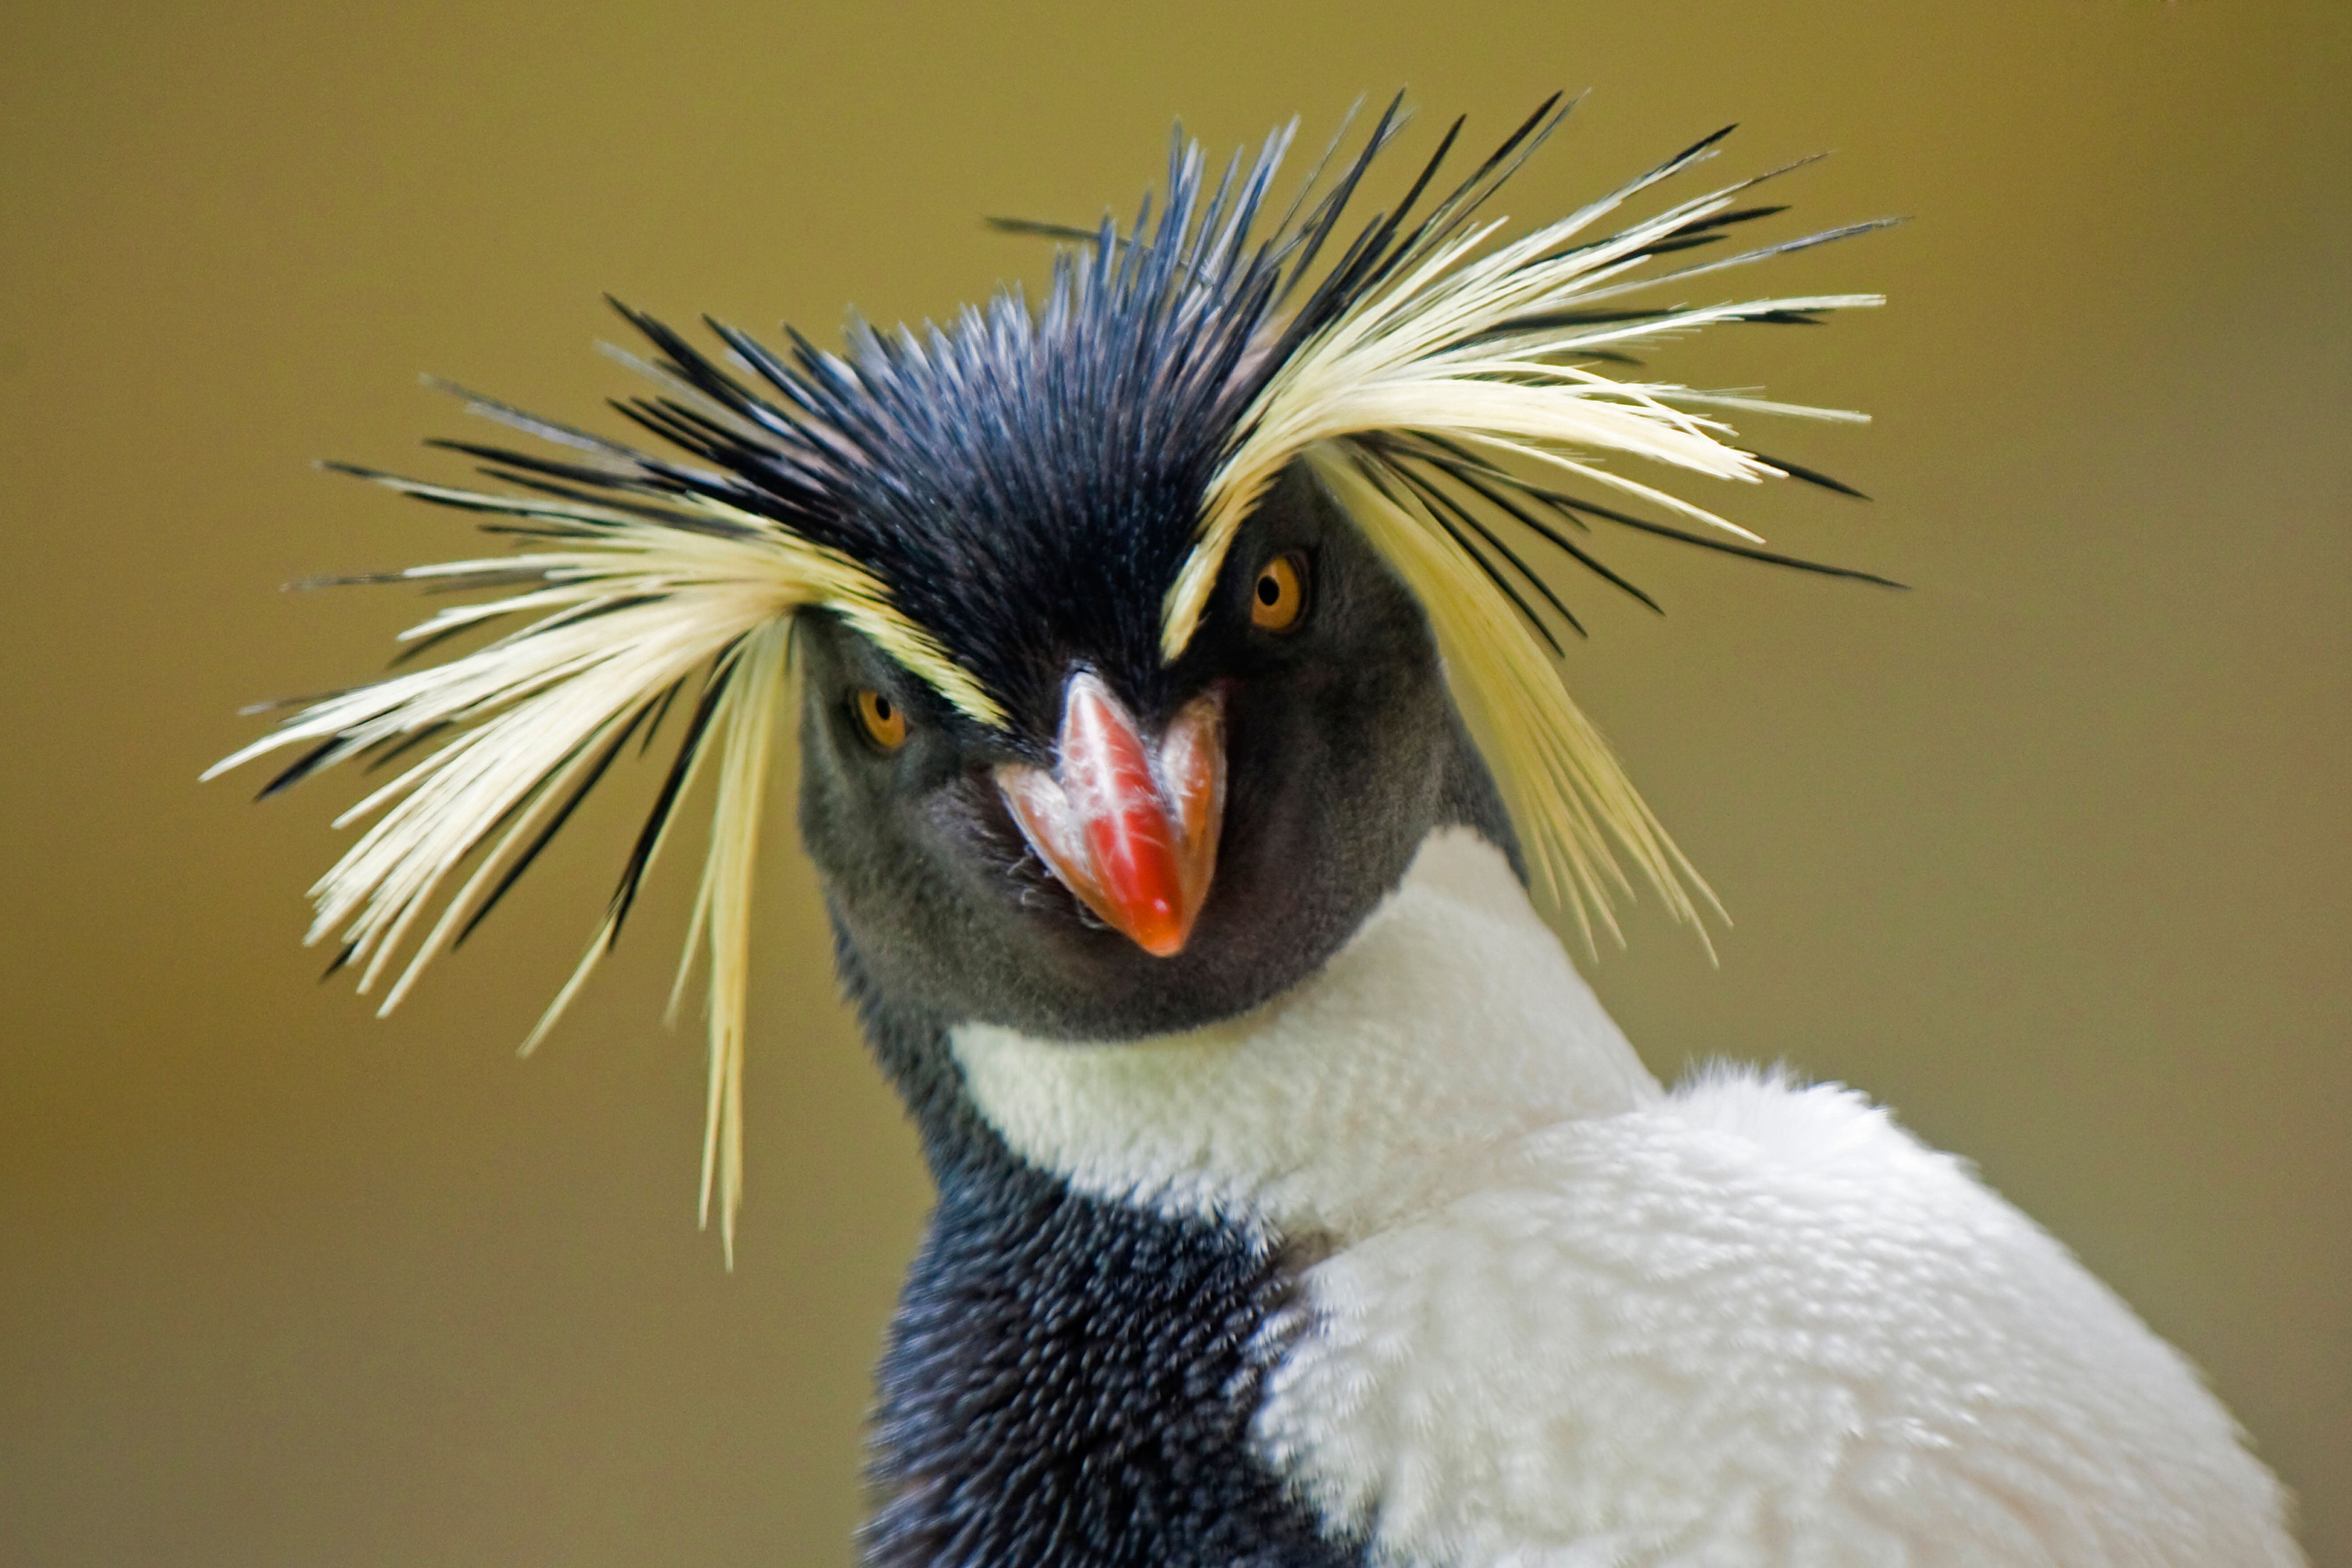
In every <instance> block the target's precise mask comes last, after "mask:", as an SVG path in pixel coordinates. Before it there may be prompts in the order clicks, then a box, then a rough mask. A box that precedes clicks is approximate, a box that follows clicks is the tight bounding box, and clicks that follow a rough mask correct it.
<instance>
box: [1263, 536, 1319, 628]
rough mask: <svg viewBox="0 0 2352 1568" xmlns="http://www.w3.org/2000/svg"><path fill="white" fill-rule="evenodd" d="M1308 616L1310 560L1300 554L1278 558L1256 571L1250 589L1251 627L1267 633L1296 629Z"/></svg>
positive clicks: (1293, 553)
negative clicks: (1308, 564) (1308, 566)
mask: <svg viewBox="0 0 2352 1568" xmlns="http://www.w3.org/2000/svg"><path fill="white" fill-rule="evenodd" d="M1306 614H1307V558H1306V557H1305V556H1303V555H1301V554H1299V553H1298V552H1297V551H1291V552H1286V553H1285V554H1281V555H1277V556H1276V557H1275V558H1274V559H1273V560H1271V561H1269V562H1267V563H1265V565H1263V566H1261V567H1259V568H1258V570H1257V582H1256V583H1255V584H1254V585H1253V586H1252V587H1251V589H1250V625H1252V626H1255V627H1257V628H1258V630H1260V631H1265V632H1286V631H1290V630H1293V629H1294V628H1296V627H1297V625H1298V623H1299V620H1300V619H1301V618H1302V617H1303V616H1305V615H1306Z"/></svg>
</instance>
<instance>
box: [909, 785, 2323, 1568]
mask: <svg viewBox="0 0 2352 1568" xmlns="http://www.w3.org/2000/svg"><path fill="white" fill-rule="evenodd" d="M954 1045H955V1049H956V1054H957V1057H958V1059H959V1061H960V1062H961V1065H962V1068H963V1070H964V1073H965V1077H966V1079H967V1082H968V1084H969V1085H970V1088H971V1092H972V1095H973V1098H974V1100H975V1101H976V1102H977V1103H978V1104H979V1106H980V1108H981V1110H982V1113H983V1114H985V1115H986V1116H988V1117H989V1118H990V1120H991V1121H992V1123H993V1124H994V1125H995V1126H996V1127H997V1128H998V1129H999V1131H1001V1132H1002V1133H1003V1135H1004V1136H1005V1138H1006V1140H1007V1142H1009V1143H1011V1145H1012V1146H1013V1149H1014V1150H1015V1151H1016V1152H1019V1153H1021V1154H1022V1155H1023V1156H1024V1158H1026V1159H1029V1160H1030V1161H1032V1162H1034V1163H1037V1164H1039V1165H1041V1166H1044V1167H1045V1168H1048V1169H1052V1170H1055V1171H1057V1172H1059V1173H1062V1174H1064V1175H1065V1176H1066V1177H1068V1178H1069V1179H1070V1180H1071V1181H1072V1183H1073V1184H1075V1185H1076V1186H1078V1187H1079V1188H1080V1189H1081V1190H1085V1191H1088V1192H1092V1193H1096V1194H1101V1195H1106V1196H1117V1197H1121V1198H1125V1199H1128V1200H1129V1201H1135V1202H1139V1203H1144V1204H1148V1205H1153V1206H1155V1207H1159V1208H1160V1209H1163V1210H1167V1211H1172V1212H1186V1213H1193V1214H1216V1215H1223V1216H1224V1217H1226V1218H1228V1219H1231V1220H1234V1221H1238V1222H1240V1223H1243V1224H1255V1225H1259V1226H1265V1227H1266V1228H1268V1229H1271V1230H1274V1231H1276V1232H1279V1233H1282V1234H1286V1235H1289V1236H1294V1237H1297V1236H1307V1237H1324V1238H1328V1241H1329V1243H1330V1244H1331V1245H1332V1246H1333V1247H1334V1250H1333V1251H1332V1252H1331V1253H1330V1254H1329V1255H1328V1257H1326V1258H1323V1259H1322V1260H1321V1261H1319V1262H1318V1263H1316V1264H1315V1265H1314V1266H1313V1267H1311V1268H1308V1269H1307V1271H1306V1273H1305V1275H1304V1277H1303V1285H1304V1290H1305V1302H1304V1304H1305V1307H1306V1309H1307V1311H1306V1321H1307V1328H1306V1329H1305V1331H1298V1330H1297V1325H1296V1324H1295V1323H1292V1324H1286V1325H1282V1326H1281V1331H1284V1332H1288V1333H1293V1334H1295V1335H1296V1337H1295V1338H1294V1339H1293V1340H1292V1341H1291V1342H1290V1343H1289V1344H1288V1345H1287V1347H1286V1349H1285V1350H1284V1352H1283V1357H1282V1360H1281V1362H1280V1363H1279V1364H1278V1366H1277V1367H1276V1371H1275V1373H1274V1375H1273V1377H1272V1378H1271V1380H1270V1382H1269V1384H1268V1386H1267V1390H1266V1395H1265V1403H1264V1405H1263V1406H1262V1408H1261V1410H1260V1413H1259V1416H1258V1419H1257V1423H1256V1427H1255V1435H1256V1438H1257V1441H1258V1444H1259V1447H1260V1449H1261V1451H1262V1453H1263V1454H1264V1456H1265V1458H1267V1459H1268V1460H1269V1462H1270V1463H1271V1464H1272V1465H1273V1466H1274V1468H1276V1470H1277V1471H1278V1472H1279V1473H1281V1474H1284V1475H1286V1476H1288V1477H1290V1478H1292V1479H1293V1480H1294V1482H1295V1484H1296V1485H1297V1487H1298V1489H1299V1490H1300V1491H1301V1493H1302V1494H1303V1495H1304V1496H1305V1497H1306V1498H1307V1499H1308V1500H1311V1501H1312V1502H1313V1503H1314V1504H1315V1505H1316V1506H1317V1507H1318V1509H1319V1510H1321V1511H1322V1512H1323V1514H1324V1515H1325V1517H1326V1518H1327V1519H1328V1520H1330V1521H1333V1522H1334V1523H1335V1524H1339V1525H1342V1526H1347V1527H1352V1528H1357V1529H1365V1530H1369V1531H1371V1532H1372V1533H1373V1535H1374V1538H1375V1540H1376V1542H1377V1545H1378V1547H1379V1549H1380V1555H1381V1557H1382V1558H1383V1559H1384V1560H1386V1561H1390V1562H1394V1563H1419V1564H1428V1565H1431V1568H1453V1565H1456V1564H1459V1565H1463V1568H1468V1565H1471V1564H1504V1563H1511V1564H1521V1565H1526V1568H1535V1565H1537V1564H1542V1565H1545V1568H1570V1565H1575V1568H1586V1565H1591V1568H1602V1565H1612V1568H1615V1565H1622V1568H1633V1565H1634V1564H1658V1565H1664V1564H1675V1565H1692V1568H1696V1565H1699V1564H1708V1565H1723V1568H1760V1565H1764V1564H1782V1563H1787V1564H1822V1565H1830V1564H1848V1563H1852V1564H1858V1565H1859V1564H1871V1565H1874V1568H1875V1565H1881V1564H1906V1565H1910V1564H1929V1563H1950V1564H1954V1565H1956V1568H1958V1565H1961V1564H1969V1565H1983V1568H1994V1565H2009V1564H2049V1565H2053V1568H2057V1565H2068V1568H2072V1565H2076V1564H2082V1565H2090V1564H2126V1563H2128V1564H2147V1565H2170V1564H2179V1565H2181V1568H2189V1565H2192V1564H2193V1565H2195V1568H2225V1565H2228V1568H2235V1565H2240V1564H2243V1565H2248V1568H2252V1565H2256V1564H2261V1565H2290V1564H2296V1563H2301V1562H2302V1557H2301V1555H2300V1553H2299V1552H2297V1551H2296V1549H2295V1548H2294V1545H2293V1544H2292V1542H2291V1541H2290V1540H2289V1538H2288V1536H2287V1534H2286V1532H2285V1531H2284V1527H2283V1525H2282V1523H2281V1522H2280V1521H2281V1518H2282V1515H2283V1512H2284V1505H2283V1500H2282V1498H2281V1495H2280V1493H2279V1490H2278V1489H2277V1486H2276V1484H2275V1482H2273V1480H2272V1479H2271V1478H2270V1476H2269V1474H2268V1473H2267V1472H2266V1471H2265V1470H2263V1468H2262V1467H2261V1466H2260V1465H2259V1464H2257V1463H2256V1462H2255V1461H2254V1460H2253V1459H2252V1458H2251V1457H2249V1456H2248V1455H2247V1454H2246V1452H2245V1450H2244V1448H2243V1447H2242V1445H2241V1443H2240V1441H2239V1437H2238V1435H2237V1432H2236V1430H2235V1428H2234V1426H2233V1425H2232V1424H2231V1420H2230V1417H2229V1415H2227V1413H2226V1412H2224V1411H2223V1410H2222V1409H2221V1405H2219V1404H2218V1403H2217V1402H2216V1401H2215V1400H2214V1399H2213V1398H2212V1397H2211V1396H2210V1394H2207V1393H2206V1392H2205V1390H2204V1389H2203V1387H2202V1386H2201V1385H2200V1384H2199V1382H2198V1380H2197V1376H2196V1374H2195V1373H2194V1371H2193V1370H2192V1369H2191V1368H2190V1367H2189V1365H2188V1363H2186V1362H2185V1361H2183V1360H2182V1359H2181V1358H2180V1356H2179V1354H2177V1353H2176V1352H2174V1351H2172V1350H2171V1348H2170V1347H2168V1346H2167V1345H2166V1344H2164V1343H2163V1342H2161V1341H2159V1340H2158V1339H2157V1338H2156V1337H2155V1336H2154V1335H2153V1334H2151V1333H2150V1332H2149V1331H2147V1329H2146V1328H2145V1327H2144V1326H2143V1325H2142V1324H2141V1323H2140V1322H2139V1321H2138V1320H2137V1318H2136V1317H2134V1316H2133V1314H2132V1312H2131V1310H2129V1309H2128V1308H2127V1307H2126V1306H2125V1305H2124V1304H2123V1303H2122V1302H2121V1301H2120V1300H2117V1299H2116V1297H2115V1296H2114V1295H2113V1294H2112V1293H2111V1292H2110V1291H2108V1290H2107V1289H2105V1287H2104V1286H2102V1285H2100V1284H2099V1283H2098V1281H2096V1280H2095V1279H2092V1278H2091V1276H2090V1275H2089V1274H2088V1273H2086V1272H2085V1271H2084V1269H2083V1268H2081V1267H2080V1266H2079V1265H2078V1264H2076V1263H2075V1262H2074V1259H2073V1258H2071V1257H2070V1256H2069V1255H2068V1254H2067V1253H2066V1251H2065V1249H2064V1248H2063V1247H2060V1246H2059V1245H2058V1244H2057V1243H2056V1242H2055V1241H2053V1239H2051V1237H2049V1236H2047V1235H2046V1234H2045V1233H2043V1232H2042V1230H2041V1229H2039V1228H2038V1227H2037V1226H2034V1225H2033V1224H2032V1221H2030V1220H2028V1219H2027V1218H2025V1217H2024V1216H2023V1215H2021V1214H2019V1213H2018V1212H2017V1211H2016V1210H2015V1209H2013V1208H2011V1206H2010V1205H2008V1204H2006V1203H2005V1202H2003V1201H2002V1200H2001V1199H2000V1197H1999V1196H1998V1195H1997V1194H1994V1193H1992V1192H1991V1191H1990V1190H1989V1189H1988V1188H1986V1187H1985V1186H1983V1185H1982V1184H1980V1183H1979V1182H1977V1181H1976V1180H1975V1179H1974V1178H1973V1177H1972V1176H1971V1175H1970V1174H1969V1171H1968V1170H1967V1168H1966V1167H1965V1166H1964V1165H1963V1164H1962V1163H1960V1162H1958V1161H1957V1160H1955V1159H1953V1158H1951V1157H1950V1156H1948V1155H1944V1154H1938V1153H1936V1152H1932V1151H1930V1150H1927V1149H1926V1148H1924V1147H1922V1146H1921V1145H1920V1144H1919V1143H1918V1142H1916V1140H1914V1139H1913V1138H1911V1137H1910V1136H1909V1134H1907V1133H1906V1132H1905V1131H1903V1130H1902V1129H1901V1128H1899V1127H1897V1126H1896V1125H1895V1122H1894V1121H1893V1120H1892V1119H1891V1118H1890V1117H1889V1116H1888V1115H1887V1114H1886V1113H1885V1111H1884V1110H1875V1109H1874V1108H1872V1107H1871V1106H1869V1105H1868V1104H1867V1103H1866V1102H1865V1101H1864V1100H1863V1099H1862V1098H1861V1097H1860V1096H1859V1095H1856V1094H1854V1093H1852V1092H1851V1091H1848V1090H1845V1089H1837V1088H1833V1087H1822V1088H1803V1087H1801V1086H1798V1085H1795V1084H1792V1083H1789V1082H1787V1081H1784V1080H1782V1079H1779V1078H1777V1077H1771V1076H1762V1075H1758V1074H1755V1073H1752V1072H1748V1071H1731V1070H1726V1071H1720V1072H1717V1073H1714V1074H1710V1075H1706V1076H1703V1077H1701V1078H1700V1079H1696V1081H1694V1082H1692V1083H1690V1084H1688V1085H1685V1086H1684V1087H1683V1088H1681V1089H1677V1090H1675V1092H1674V1093H1672V1094H1662V1093H1661V1091H1660V1090H1659V1089H1658V1087H1657V1085H1656V1083H1655V1081H1654V1079H1651V1077H1650V1076H1649V1074H1648V1073H1647V1072H1646V1071H1645V1070H1643V1068H1642V1066H1641V1064H1640V1062H1639V1060H1638V1059H1637V1058H1635V1057H1634V1055H1633V1051H1632V1049H1631V1048H1630V1047H1628V1046H1627V1045H1626V1044H1625V1042H1624V1039H1623V1037H1622V1036H1621V1035H1620V1034H1619V1033H1618V1031H1617V1030H1616V1028H1615V1026H1613V1025H1612V1023H1611V1022H1610V1021H1609V1019H1608V1017H1607V1016H1606V1015H1605V1014H1603V1013H1602V1012H1601V1008H1600V1005H1599V1004H1598V1003H1597V1002H1596V1001H1595V1000H1594V999H1593V997H1592V995H1591V991H1590V990H1589V989H1588V988H1587V987H1586V986H1585V984H1583V982H1582V980H1581V979H1580V977H1578V975H1577V974H1576V973H1575V971H1574V969H1573V968H1572V967H1571V966H1570V964H1569V963H1568V961H1567V959H1566V957H1565V955H1564V954H1563V953H1562V952H1561V951H1560V949H1559V943H1558V942H1556V941H1555V940H1554V939H1553V937H1552V936H1551V934H1550V932H1549V931H1548V930H1546V929H1545V928H1544V926H1543V925H1542V923H1541V922H1540V921H1538V919H1537V918H1536V916H1535V914H1534V912H1533V910H1531V909H1529V907H1528V902H1527V900H1526V897H1525V895H1524V894H1523V893H1522V891H1521V890H1520V889H1519V887H1518V885H1517V882H1516V881H1515V880H1514V879H1512V877H1511V875H1510V872H1509V869H1508V868H1507V865H1506V864H1505V863H1504V861H1503V859H1502V857H1501V856H1500V855H1499V854H1497V853H1496V851H1495V850H1494V849H1493V848H1492V847H1489V846H1487V845H1486V844H1485V843H1483V842H1482V841H1480V840H1478V839H1477V838H1475V837H1472V836H1471V835H1468V834H1466V833H1463V832H1459V831H1449V832H1445V833H1441V834H1439V835H1436V836H1434V837H1433V838H1432V839H1431V840H1430V842H1429V843H1428V844H1427V845H1426V846H1424V847H1423V851H1422V854H1421V856H1420V858H1419V859H1418V860H1417V861H1416V862H1415V864H1414V867H1413V869H1412V873H1411V874H1410V875H1409V876H1408V878H1407V879H1406V881H1405V883H1404V885H1403V886H1402V888H1400V889H1398V891H1397V893H1396V894H1395V895H1393V896H1392V897H1391V900H1389V901H1388V902H1387V903H1386V904H1384V905H1383V906H1382V907H1381V910H1379V911H1378V912H1377V913H1375V914H1374V915H1373V917H1372V918H1371V919H1370V921H1367V922H1366V924H1365V926H1364V929H1363V930H1362V931H1360V933H1359V934H1358V936H1357V938H1356V939H1355V941H1354V942H1351V943H1350V945H1349V948H1348V949H1347V950H1346V951H1345V952H1341V953H1340V954H1339V956H1338V957H1336V958H1335V959H1334V960H1333V961H1332V962H1331V963H1329V964H1328V965H1327V966H1326V968H1325V970H1324V971H1323V973H1320V974H1319V975H1318V976H1317V977H1316V978H1315V979H1313V980H1311V981H1310V982H1308V983H1307V984H1305V985H1302V986H1301V987H1299V988H1298V989H1297V991H1295V992H1293V993H1292V994H1290V995H1287V996H1286V997H1284V998H1282V999H1281V1000H1279V1001H1277V1002H1276V1003H1274V1004H1271V1005H1268V1006H1267V1007H1265V1008H1263V1009H1261V1010H1259V1011H1258V1012H1257V1013H1255V1014H1253V1015H1251V1016H1247V1017H1245V1018H1242V1019H1237V1020H1234V1021H1233V1022H1230V1023H1227V1024H1224V1025H1220V1026H1215V1027H1213V1028H1209V1029H1202V1030H1198V1031H1194V1032H1192V1033H1190V1034H1186V1035H1182V1036H1176V1037H1168V1038H1165V1039H1158V1040H1150V1041H1141V1042H1129V1043H1124V1044H1118V1045H1105V1046H1087V1045H1076V1046H1074V1045H1069V1044H1066V1043H1057V1042H1045V1041H1038V1040H1034V1039H1029V1038H1025V1037H1021V1036H1018V1035H1015V1034H1013V1033H1011V1032H1010V1031H1006V1030H1002V1029H997V1028H994V1027H992V1026H964V1027H961V1028H960V1029H958V1030H957V1031H956V1032H955V1035H954Z"/></svg>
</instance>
